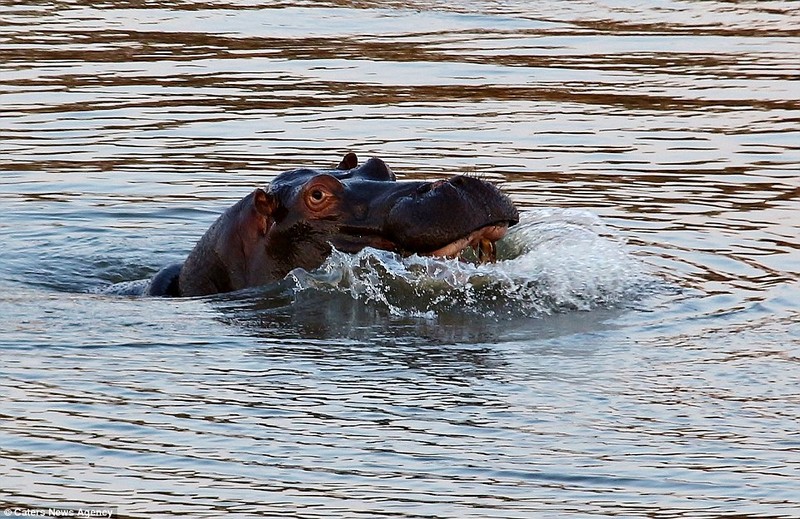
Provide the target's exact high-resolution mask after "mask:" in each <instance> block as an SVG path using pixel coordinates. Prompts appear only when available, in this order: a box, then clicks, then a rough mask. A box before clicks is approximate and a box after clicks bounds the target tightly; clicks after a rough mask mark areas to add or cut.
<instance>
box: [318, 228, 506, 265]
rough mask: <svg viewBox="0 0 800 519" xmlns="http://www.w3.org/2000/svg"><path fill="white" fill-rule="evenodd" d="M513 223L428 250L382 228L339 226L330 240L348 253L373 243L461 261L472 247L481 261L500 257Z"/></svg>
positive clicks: (479, 230) (491, 261)
mask: <svg viewBox="0 0 800 519" xmlns="http://www.w3.org/2000/svg"><path fill="white" fill-rule="evenodd" d="M514 223H516V222H513V221H512V222H500V223H494V224H490V225H485V226H483V227H480V228H479V229H477V230H475V231H472V232H470V233H469V234H467V235H466V236H463V237H461V238H457V239H455V240H453V241H450V242H448V243H446V244H445V245H436V246H434V247H433V248H431V247H427V248H426V249H425V250H420V249H417V248H415V247H408V246H403V245H401V244H399V243H398V242H396V241H394V240H391V239H388V238H386V237H384V236H383V235H382V234H381V233H380V232H379V231H375V230H367V229H364V228H352V227H351V228H340V229H339V231H340V235H339V236H338V237H337V238H336V239H333V240H331V244H332V245H333V246H334V247H336V249H338V250H340V251H342V252H348V253H357V252H358V251H360V250H361V249H363V248H364V247H373V248H375V249H381V250H386V251H391V252H396V253H398V254H400V255H402V256H411V255H412V254H417V255H419V256H427V257H435V258H447V259H459V260H462V261H470V260H471V259H472V258H471V257H470V255H469V254H465V253H466V252H467V251H469V250H470V249H471V250H472V251H473V252H474V257H475V258H476V259H477V262H478V263H481V264H483V263H494V262H495V261H497V245H496V244H497V242H498V241H499V240H500V239H502V238H503V237H504V236H505V235H506V232H507V231H508V227H509V225H513V224H514ZM468 258H469V259H468Z"/></svg>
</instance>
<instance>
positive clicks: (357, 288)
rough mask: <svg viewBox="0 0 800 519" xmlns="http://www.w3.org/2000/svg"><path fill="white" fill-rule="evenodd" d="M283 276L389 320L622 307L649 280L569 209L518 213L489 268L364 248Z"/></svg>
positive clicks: (597, 226) (604, 230) (607, 237)
mask: <svg viewBox="0 0 800 519" xmlns="http://www.w3.org/2000/svg"><path fill="white" fill-rule="evenodd" d="M289 276H290V278H292V279H293V280H294V282H295V283H296V285H297V288H298V290H301V291H302V290H326V291H341V292H345V293H348V294H350V295H351V296H352V297H353V298H354V299H359V300H364V301H368V302H373V303H378V304H381V305H385V306H386V307H387V308H388V309H389V310H390V311H391V313H393V314H397V315H418V316H430V317H433V316H435V315H436V314H439V313H442V312H448V311H452V310H458V311H467V312H475V313H481V314H487V313H488V314H495V315H503V314H508V315H519V314H525V315H540V314H550V313H553V312H557V311H562V310H590V309H592V308H597V307H601V306H618V305H625V304H628V303H630V302H632V301H634V300H635V299H636V298H637V297H638V296H640V295H641V294H642V293H643V291H644V288H645V287H646V286H648V285H650V284H651V283H652V281H653V279H654V278H653V277H652V275H651V274H649V273H648V269H647V267H646V266H645V264H644V263H642V262H641V261H639V260H638V259H636V258H635V257H633V256H632V255H631V254H630V252H629V251H628V250H627V247H626V246H625V244H624V242H623V241H622V240H621V239H620V238H619V237H618V236H616V235H615V234H614V233H613V232H612V231H611V230H610V229H609V228H608V227H607V226H605V225H604V224H603V223H602V222H601V221H600V219H599V218H598V217H597V216H595V215H594V214H592V213H589V212H586V211H579V210H573V209H539V210H532V211H527V212H524V213H523V214H522V215H521V219H520V223H519V224H518V225H516V226H514V227H512V228H511V229H510V230H509V233H508V235H507V236H506V237H505V238H504V239H503V240H502V241H501V242H499V243H498V262H497V263H494V264H485V265H477V264H474V263H469V262H464V261H459V260H448V259H441V258H430V257H421V256H416V255H414V256H410V257H407V258H402V257H400V256H399V255H397V254H394V253H391V252H386V251H380V250H376V249H364V250H362V251H361V252H360V253H358V254H355V255H352V254H345V253H341V252H338V251H334V253H333V254H332V255H331V256H330V257H329V258H328V260H327V261H326V262H325V264H324V265H322V267H320V268H319V269H317V270H315V271H313V272H307V271H304V270H300V269H298V270H295V271H293V272H292V273H290V275H289Z"/></svg>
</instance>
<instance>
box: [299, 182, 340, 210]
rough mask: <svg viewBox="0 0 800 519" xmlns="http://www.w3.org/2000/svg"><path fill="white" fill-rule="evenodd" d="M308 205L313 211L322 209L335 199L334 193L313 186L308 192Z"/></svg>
mask: <svg viewBox="0 0 800 519" xmlns="http://www.w3.org/2000/svg"><path fill="white" fill-rule="evenodd" d="M305 198H306V205H307V206H308V207H309V209H311V210H313V211H321V210H323V209H325V208H326V207H328V206H329V205H330V203H331V202H333V200H334V195H333V193H331V192H330V191H328V190H327V189H325V188H322V187H313V188H311V189H309V190H308V191H307V192H306V195H305Z"/></svg>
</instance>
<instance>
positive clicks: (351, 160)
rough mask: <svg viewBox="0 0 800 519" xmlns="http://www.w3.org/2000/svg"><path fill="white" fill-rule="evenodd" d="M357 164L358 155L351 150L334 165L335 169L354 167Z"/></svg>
mask: <svg viewBox="0 0 800 519" xmlns="http://www.w3.org/2000/svg"><path fill="white" fill-rule="evenodd" d="M356 166H358V157H356V154H355V153H353V152H352V151H351V152H350V153H348V154H347V155H345V156H344V158H343V159H342V161H341V162H340V163H339V165H338V166H336V169H343V170H348V169H353V168H354V167H356Z"/></svg>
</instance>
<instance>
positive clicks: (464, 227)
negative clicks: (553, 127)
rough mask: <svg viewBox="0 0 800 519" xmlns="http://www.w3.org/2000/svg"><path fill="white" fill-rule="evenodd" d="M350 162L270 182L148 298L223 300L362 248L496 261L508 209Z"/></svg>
mask: <svg viewBox="0 0 800 519" xmlns="http://www.w3.org/2000/svg"><path fill="white" fill-rule="evenodd" d="M357 162H358V161H357V159H356V156H355V155H354V154H352V153H351V154H348V155H346V156H345V158H344V159H343V160H342V162H341V163H340V164H339V167H338V168H336V169H324V170H315V169H296V170H292V171H287V172H285V173H282V174H280V175H278V176H277V177H276V178H275V179H274V180H273V181H272V182H271V184H270V186H269V188H268V189H267V190H264V189H256V190H255V191H253V192H252V193H250V194H249V195H247V196H246V197H244V198H243V199H242V200H240V201H239V202H237V203H236V204H234V205H233V206H232V207H230V208H229V209H228V210H227V211H225V213H223V214H222V215H221V216H220V217H219V219H217V221H216V222H214V224H213V225H212V226H211V227H210V228H209V229H208V231H207V232H206V233H205V235H203V237H202V238H201V239H200V241H198V243H197V245H196V246H195V247H194V249H193V250H192V252H191V253H190V254H189V256H188V258H187V259H186V261H185V262H184V263H183V265H182V266H172V267H169V268H167V269H164V271H162V272H161V273H159V274H157V275H156V277H155V278H154V279H153V281H152V282H151V284H150V288H149V290H148V293H150V294H152V295H181V296H196V295H208V294H214V293H219V292H229V291H233V290H240V289H243V288H247V287H253V286H258V285H263V284H266V283H269V282H272V281H277V280H280V279H282V278H283V277H284V276H286V274H288V273H289V272H290V271H291V270H292V269H295V268H298V267H300V268H304V269H307V270H312V269H314V268H317V267H319V266H320V265H321V264H322V263H323V262H324V261H325V259H326V258H327V257H328V256H329V255H330V253H331V250H332V247H335V248H337V249H338V250H341V251H343V252H351V253H353V252H358V251H360V250H361V249H363V248H364V247H374V248H377V249H383V250H389V251H394V252H397V253H399V254H402V255H410V254H420V255H432V256H444V257H457V256H459V255H460V254H461V252H462V251H463V250H464V249H466V248H467V247H473V248H474V249H475V250H476V252H477V255H478V257H479V258H480V259H481V261H493V260H494V250H495V249H494V243H495V242H496V241H497V240H499V239H500V238H502V237H503V235H504V234H505V232H506V230H507V229H508V227H509V226H510V225H514V224H515V223H517V221H518V220H519V215H518V212H517V209H516V208H515V207H514V205H513V204H512V202H511V200H510V199H509V198H508V197H507V196H505V195H504V194H502V193H501V192H500V191H499V190H498V189H497V188H496V187H494V186H493V185H492V184H489V183H487V182H484V181H482V180H479V179H476V178H473V177H468V176H460V175H459V176H454V177H451V178H449V179H447V180H438V181H433V182H422V181H409V182H398V181H397V179H396V178H395V175H394V173H393V172H392V171H391V170H390V169H389V167H388V166H387V165H386V164H385V163H384V162H383V161H382V160H380V159H377V158H372V159H370V160H368V161H367V162H366V163H364V164H363V165H361V166H358V165H357Z"/></svg>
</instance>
